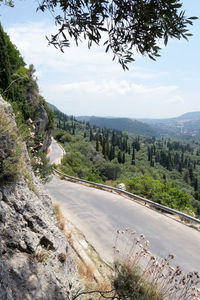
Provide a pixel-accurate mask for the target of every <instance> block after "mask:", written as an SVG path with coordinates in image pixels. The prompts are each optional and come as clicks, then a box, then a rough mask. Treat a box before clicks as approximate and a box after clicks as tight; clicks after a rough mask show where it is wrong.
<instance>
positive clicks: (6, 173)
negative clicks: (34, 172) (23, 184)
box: [0, 110, 22, 184]
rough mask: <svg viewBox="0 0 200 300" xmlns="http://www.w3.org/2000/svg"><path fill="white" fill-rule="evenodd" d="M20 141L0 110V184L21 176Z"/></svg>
mask: <svg viewBox="0 0 200 300" xmlns="http://www.w3.org/2000/svg"><path fill="white" fill-rule="evenodd" d="M21 143H22V141H21V140H20V138H19V135H18V132H16V129H15V128H14V127H13V124H12V123H10V122H9V120H8V119H7V118H6V116H5V115H4V112H3V111H2V110H0V183H1V184H4V183H9V182H14V181H16V180H17V179H18V178H19V176H20V175H21V168H22V159H21V154H22V148H21Z"/></svg>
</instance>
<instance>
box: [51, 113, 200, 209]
mask: <svg viewBox="0 0 200 300" xmlns="http://www.w3.org/2000/svg"><path fill="white" fill-rule="evenodd" d="M54 113H55V117H56V129H55V133H54V135H55V138H56V139H57V140H58V141H59V142H60V143H62V144H63V146H64V148H65V150H66V155H65V156H64V158H63V160H62V166H60V168H61V170H62V171H63V172H64V173H66V174H69V175H72V176H77V177H80V178H84V179H87V180H91V181H94V182H106V183H107V184H112V185H116V184H117V183H119V182H124V183H125V184H126V187H127V188H128V190H130V191H131V192H133V193H136V194H139V195H142V196H144V197H147V198H150V199H152V200H154V201H156V202H159V203H162V204H164V205H167V206H170V207H173V208H175V209H179V210H182V211H185V212H187V213H192V211H196V213H197V214H198V215H200V176H199V174H200V173H199V171H200V140H199V139H197V138H196V139H194V138H193V139H192V138H191V139H190V140H181V139H180V140H175V139H173V138H155V137H145V136H140V135H133V134H128V133H127V132H122V131H118V130H113V129H107V128H99V127H97V126H95V125H91V124H90V123H89V122H86V123H85V122H79V121H77V120H76V119H75V118H74V117H73V116H71V117H69V116H67V115H65V114H63V113H62V112H60V111H59V110H55V111H54Z"/></svg>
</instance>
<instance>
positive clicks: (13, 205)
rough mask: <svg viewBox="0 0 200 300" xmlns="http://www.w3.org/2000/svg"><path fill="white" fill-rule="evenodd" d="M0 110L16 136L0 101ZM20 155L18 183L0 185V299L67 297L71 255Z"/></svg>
mask: <svg viewBox="0 0 200 300" xmlns="http://www.w3.org/2000/svg"><path fill="white" fill-rule="evenodd" d="M0 108H1V114H4V115H5V117H6V118H8V120H9V121H10V123H11V124H12V126H11V127H10V128H11V129H10V130H13V131H16V132H17V134H19V133H18V130H17V127H16V124H15V121H14V115H13V113H12V109H11V106H10V105H9V104H8V103H6V102H5V101H4V100H3V99H2V98H0ZM8 136H9V135H8ZM2 145H4V143H2V142H1V143H0V146H2ZM8 145H9V147H10V146H11V144H9V143H8ZM2 147H3V146H2ZM1 150H2V149H0V153H1ZM8 150H11V149H8ZM22 155H23V157H24V160H23V161H24V163H23V166H22V169H23V170H21V173H20V174H21V175H20V179H19V180H17V181H16V182H12V183H7V184H5V183H2V182H1V183H0V299H1V300H22V299H23V300H29V299H34V300H51V299H52V300H56V299H57V300H62V299H71V298H72V294H73V293H74V292H75V290H76V289H77V288H78V286H79V281H78V277H77V271H76V265H75V263H74V260H73V255H72V253H71V250H70V248H69V244H68V241H67V239H66V237H65V236H64V235H63V233H62V232H61V231H60V229H59V228H58V226H57V221H56V215H55V211H54V209H53V206H52V202H51V199H50V197H49V196H48V194H47V192H46V191H45V190H44V189H43V186H42V185H41V184H40V183H39V182H38V181H37V179H36V178H35V177H34V174H33V172H32V170H31V167H30V163H29V157H28V154H27V151H26V146H25V144H23V147H22Z"/></svg>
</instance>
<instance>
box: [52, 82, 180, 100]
mask: <svg viewBox="0 0 200 300" xmlns="http://www.w3.org/2000/svg"><path fill="white" fill-rule="evenodd" d="M49 88H50V89H51V90H52V91H54V92H58V93H65V92H68V91H76V92H79V93H84V92H85V93H97V94H107V95H111V94H119V95H128V94H133V93H134V94H138V95H143V96H145V97H152V96H154V95H166V94H168V95H169V94H170V93H171V92H174V91H176V90H177V89H178V87H177V86H173V85H172V86H156V87H148V86H145V85H142V84H136V83H130V82H128V81H126V80H122V81H113V80H109V81H101V82H97V81H94V80H93V81H85V82H72V83H64V84H60V83H59V84H55V85H54V86H52V87H49Z"/></svg>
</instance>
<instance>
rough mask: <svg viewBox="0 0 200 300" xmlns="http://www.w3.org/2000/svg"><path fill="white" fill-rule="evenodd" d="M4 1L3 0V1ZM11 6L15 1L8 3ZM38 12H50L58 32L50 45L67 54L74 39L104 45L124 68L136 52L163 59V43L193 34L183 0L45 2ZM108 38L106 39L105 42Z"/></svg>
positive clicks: (59, 0) (50, 40)
mask: <svg viewBox="0 0 200 300" xmlns="http://www.w3.org/2000/svg"><path fill="white" fill-rule="evenodd" d="M2 1H3V0H0V2H2ZM4 2H7V3H9V4H10V5H13V4H14V1H4ZM38 2H39V6H38V10H41V11H43V12H45V11H50V12H51V14H52V15H53V16H54V18H55V23H56V26H57V27H58V30H57V33H56V34H54V35H51V37H48V41H49V43H50V44H53V45H54V46H55V47H56V48H59V49H60V50H61V51H64V48H65V47H69V46H70V40H71V39H73V40H75V42H76V44H77V45H78V43H79V42H80V41H81V40H82V39H85V40H87V42H88V47H89V48H90V47H91V46H92V45H93V43H95V44H97V45H99V44H100V42H101V41H103V42H104V46H105V51H106V52H108V51H109V50H110V51H112V52H113V60H114V59H118V61H119V63H120V64H121V65H122V67H123V68H124V69H127V64H128V63H129V62H132V61H134V60H135V59H134V54H135V52H139V53H141V54H142V55H146V56H149V57H150V58H151V59H153V60H155V59H156V57H158V56H160V54H159V53H160V50H161V47H160V46H159V41H164V44H165V45H167V42H168V39H169V38H177V39H181V38H185V39H187V37H188V36H190V35H191V34H190V33H189V31H188V25H192V22H193V20H194V19H196V17H189V18H187V17H186V15H185V11H184V10H183V8H182V3H181V2H180V0H42V1H38ZM104 38H105V40H103V39H104Z"/></svg>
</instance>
